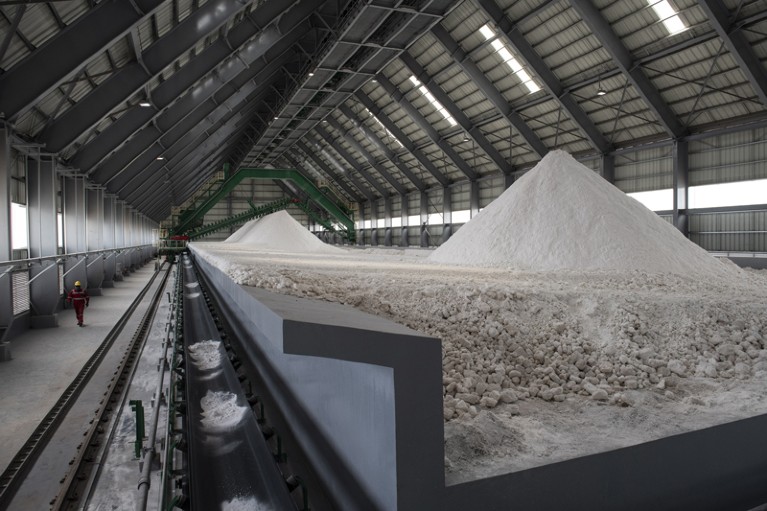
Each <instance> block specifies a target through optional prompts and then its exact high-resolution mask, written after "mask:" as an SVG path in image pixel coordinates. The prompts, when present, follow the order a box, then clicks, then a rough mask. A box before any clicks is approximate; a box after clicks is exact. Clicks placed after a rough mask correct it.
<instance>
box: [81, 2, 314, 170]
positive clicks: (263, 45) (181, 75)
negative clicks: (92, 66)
mask: <svg viewBox="0 0 767 511" xmlns="http://www.w3.org/2000/svg"><path fill="white" fill-rule="evenodd" d="M304 4H307V5H308V6H309V7H311V6H313V5H314V2H311V1H310V2H306V1H305V2H303V3H302V4H301V5H302V6H303V5H304ZM270 6H271V7H270ZM274 6H275V4H274V3H266V4H264V5H263V6H262V7H261V8H259V9H258V10H257V11H256V13H259V14H260V15H261V16H263V19H261V18H259V21H264V22H269V21H270V16H272V17H276V15H277V14H278V13H277V12H268V11H267V8H269V7H270V8H271V10H272V11H275V7H274ZM305 10H307V9H305ZM262 11H267V12H262ZM300 12H301V10H300V9H292V10H291V11H289V12H288V14H289V15H288V16H284V17H282V18H280V21H279V22H278V23H273V24H272V25H270V26H269V27H268V28H267V29H265V30H262V31H261V32H260V36H259V37H258V38H257V39H255V40H252V41H251V39H252V38H253V37H254V36H255V35H257V34H259V29H258V28H257V27H256V26H255V25H254V24H253V23H252V22H251V21H250V19H251V18H248V17H246V18H244V19H243V21H241V22H240V23H238V24H237V25H236V26H234V27H233V28H232V29H231V30H230V31H229V32H228V33H227V35H226V37H225V38H220V39H218V40H217V41H216V42H215V43H213V44H211V45H210V46H208V47H207V48H205V49H204V50H203V51H202V52H200V53H199V54H198V55H197V56H196V57H194V58H193V59H191V61H190V62H189V63H187V64H186V65H185V66H184V68H182V70H181V71H179V72H177V73H174V74H173V75H171V76H170V77H169V78H168V79H167V80H165V81H164V82H163V83H161V84H160V85H159V86H157V88H156V89H155V90H154V91H153V92H152V103H153V107H152V108H138V107H137V108H135V109H134V111H132V112H131V115H127V114H126V115H123V116H122V117H120V119H118V120H117V121H115V122H114V123H112V124H111V125H109V126H108V127H107V128H106V129H105V130H104V131H103V132H101V133H100V134H99V135H97V136H96V137H94V138H93V139H92V140H91V141H89V142H88V144H86V145H85V146H84V147H82V148H80V149H79V150H78V152H77V154H76V155H75V156H74V157H73V158H72V160H71V162H70V164H71V165H72V166H73V167H75V168H79V169H80V171H81V172H86V173H87V172H89V171H91V170H92V169H93V167H94V166H95V165H96V164H98V163H99V162H101V161H103V159H104V158H105V157H106V156H107V155H109V154H110V153H111V152H112V151H114V150H115V149H117V148H118V147H120V149H119V150H118V153H123V152H125V153H127V155H126V156H125V157H122V161H125V160H129V158H130V157H131V156H132V157H135V156H136V152H137V151H138V150H139V149H140V148H141V147H143V148H144V149H145V148H146V146H145V145H143V146H139V147H138V148H135V147H130V146H129V144H130V142H129V143H128V144H124V141H125V140H126V139H127V138H128V137H129V136H131V135H132V134H133V133H135V132H137V131H139V130H141V131H144V130H148V131H152V130H154V132H155V134H156V135H157V138H159V137H160V136H162V134H163V133H165V132H167V131H169V130H170V129H171V128H172V127H173V126H175V125H177V124H179V123H180V122H182V120H184V119H185V118H186V116H187V115H188V114H189V113H190V112H191V111H193V110H195V109H196V108H199V107H201V106H202V105H203V104H204V103H206V102H207V101H208V100H210V99H217V100H218V101H220V100H221V99H220V97H219V96H220V95H221V93H220V92H219V91H221V89H222V88H223V87H225V86H226V85H227V84H231V87H232V88H234V89H236V88H238V87H239V86H241V85H242V82H243V81H244V80H245V78H244V77H246V76H248V75H250V76H252V75H253V74H254V73H256V72H257V71H258V70H259V68H260V67H261V66H263V65H265V64H268V63H269V59H268V58H263V57H264V55H265V54H266V53H267V52H270V53H271V54H273V53H274V52H273V51H271V50H272V48H275V47H277V46H279V47H281V48H285V49H286V48H287V47H288V46H289V45H290V44H287V41H294V42H295V41H296V40H297V39H298V36H297V35H291V36H290V37H288V36H286V34H288V32H291V30H290V29H291V28H294V27H295V30H294V31H293V33H295V31H297V30H298V28H299V25H300V23H301V18H299V17H297V16H295V15H296V14H299V13H300ZM304 17H305V16H304ZM286 23H288V25H287V26H288V27H289V28H288V29H285V28H284V27H285V26H286V25H285V24H286ZM301 28H303V27H301ZM300 35H303V34H300ZM249 41H250V42H249ZM231 48H235V49H236V51H235V52H232V49H231ZM206 73H207V74H206ZM232 92H234V91H232ZM230 93H231V92H230ZM179 97H180V99H177V98H179ZM169 105H170V106H169ZM165 108H167V109H166V110H163V109H165ZM150 121H156V127H155V125H153V124H149V123H150ZM142 127H143V130H142ZM166 145H167V144H166ZM121 146H122V147H121ZM110 159H111V158H110ZM102 167H103V166H102ZM99 171H101V169H99Z"/></svg>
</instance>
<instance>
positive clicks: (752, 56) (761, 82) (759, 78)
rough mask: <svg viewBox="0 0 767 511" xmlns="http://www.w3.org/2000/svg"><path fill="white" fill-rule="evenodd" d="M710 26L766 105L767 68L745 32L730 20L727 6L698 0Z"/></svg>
mask: <svg viewBox="0 0 767 511" xmlns="http://www.w3.org/2000/svg"><path fill="white" fill-rule="evenodd" d="M698 5H700V7H701V9H703V12H705V13H706V15H707V16H708V19H709V22H710V23H711V26H712V27H713V28H714V30H716V33H717V34H718V35H719V37H720V38H721V40H722V42H723V43H724V45H725V46H726V47H727V51H729V52H730V54H731V55H732V57H733V58H734V59H735V62H737V63H738V67H739V68H740V70H741V71H742V72H743V74H744V75H745V76H746V78H748V81H749V83H750V84H751V87H752V88H753V89H754V92H755V93H756V95H757V97H759V101H761V102H762V105H763V106H767V70H765V68H764V64H762V62H761V60H760V59H759V56H758V55H757V54H756V52H755V51H754V49H753V48H752V46H751V43H750V42H749V41H748V39H747V38H746V36H745V34H743V32H742V31H741V30H740V29H739V27H737V26H733V25H732V23H731V22H730V13H729V12H728V10H727V6H726V5H725V4H723V3H722V2H721V1H717V0H698Z"/></svg>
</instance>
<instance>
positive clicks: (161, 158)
mask: <svg viewBox="0 0 767 511" xmlns="http://www.w3.org/2000/svg"><path fill="white" fill-rule="evenodd" d="M164 159H165V156H158V157H157V160H158V161H163V160H164Z"/></svg>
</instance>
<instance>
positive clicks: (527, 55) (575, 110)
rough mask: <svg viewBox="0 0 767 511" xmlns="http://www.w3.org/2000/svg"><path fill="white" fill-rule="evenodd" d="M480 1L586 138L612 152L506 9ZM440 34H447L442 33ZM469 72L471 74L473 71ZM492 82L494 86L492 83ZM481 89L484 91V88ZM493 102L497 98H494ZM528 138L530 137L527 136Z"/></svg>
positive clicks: (459, 54) (458, 54) (439, 29)
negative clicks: (508, 15) (511, 19)
mask: <svg viewBox="0 0 767 511" xmlns="http://www.w3.org/2000/svg"><path fill="white" fill-rule="evenodd" d="M478 2H479V6H480V7H481V8H482V9H483V10H484V11H485V13H486V14H487V15H488V16H489V17H490V19H491V20H493V21H494V22H495V23H496V24H497V25H498V28H499V29H500V30H501V31H502V32H503V33H504V34H506V37H507V38H508V39H509V42H510V43H511V44H512V46H514V48H515V49H516V51H517V53H518V54H519V56H520V57H522V60H524V61H525V62H527V64H528V65H529V66H530V67H531V68H532V69H533V71H534V72H535V74H536V75H537V76H538V78H540V80H541V82H542V84H543V86H544V87H545V88H546V90H547V91H548V93H549V95H550V96H552V97H553V98H555V99H556V100H557V101H559V104H560V105H562V108H563V109H564V110H565V112H567V115H568V116H569V117H570V119H572V120H573V121H574V122H575V124H576V125H577V126H578V127H579V128H580V129H581V131H582V132H583V133H584V134H585V135H586V138H587V139H588V140H589V141H591V144H592V145H593V146H594V147H595V148H596V149H597V150H599V152H601V153H608V152H610V151H611V150H612V145H611V144H610V142H608V141H607V139H606V138H605V137H604V135H602V133H601V132H600V131H599V130H598V129H597V127H596V126H595V125H594V123H593V122H591V119H589V117H588V115H587V114H586V112H584V111H583V109H582V108H581V106H580V105H579V104H578V102H577V101H576V100H575V98H574V97H573V96H572V95H571V94H569V93H568V92H567V91H566V90H565V88H564V87H563V86H562V83H561V82H560V81H559V79H558V78H557V77H556V75H555V74H554V73H553V72H552V71H551V69H550V68H549V66H547V65H546V63H545V62H544V60H543V59H542V58H541V57H540V56H539V55H538V53H536V51H535V49H534V48H533V46H532V45H531V44H530V43H529V42H528V41H527V39H525V36H524V35H522V32H521V31H519V30H518V29H517V27H516V26H515V25H514V24H513V23H512V22H511V21H510V20H509V19H508V18H507V17H506V15H505V14H504V12H503V10H502V9H501V8H500V7H498V4H496V3H495V1H494V0H478ZM432 31H433V32H435V35H437V37H438V38H439V39H440V41H442V38H443V37H444V35H446V36H447V37H450V34H448V33H447V30H445V29H444V28H442V27H441V26H439V25H438V26H436V27H434V29H432ZM440 34H444V35H442V36H441V35H440ZM450 41H452V42H453V43H454V44H455V46H456V47H457V49H458V50H459V52H456V53H453V52H451V53H452V54H453V58H454V59H456V60H458V58H460V57H462V58H463V60H461V61H459V62H465V63H466V66H467V67H474V68H476V64H474V62H472V61H471V60H470V59H469V58H468V56H467V55H466V54H465V53H464V52H463V50H461V48H460V46H459V45H458V43H457V42H455V41H454V40H453V39H452V37H450ZM443 44H444V42H443ZM448 51H450V48H448ZM461 65H462V66H463V65H464V64H463V63H462V64H461ZM477 70H479V69H477ZM467 73H468V70H467ZM469 74H470V75H471V73H469ZM480 74H481V76H482V77H484V78H485V80H486V81H487V82H488V83H489V80H487V77H486V76H485V75H484V74H482V73H480ZM477 85H479V83H477ZM490 85H491V86H492V84H490ZM480 88H481V89H482V90H483V92H484V88H482V87H480ZM492 90H493V91H496V89H495V87H493V88H492ZM496 92H497V91H496ZM499 96H500V94H499ZM501 97H502V96H501ZM489 99H490V98H489ZM491 101H493V100H492V99H491ZM493 103H495V101H493ZM525 139H526V140H527V138H526V137H525ZM528 143H529V141H528ZM533 149H535V148H533ZM536 152H537V151H536ZM538 156H541V157H543V156H544V155H543V154H540V153H539V154H538Z"/></svg>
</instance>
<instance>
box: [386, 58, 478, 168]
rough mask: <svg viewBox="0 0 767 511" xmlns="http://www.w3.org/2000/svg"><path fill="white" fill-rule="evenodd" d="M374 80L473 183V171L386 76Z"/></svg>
mask: <svg viewBox="0 0 767 511" xmlns="http://www.w3.org/2000/svg"><path fill="white" fill-rule="evenodd" d="M376 80H377V81H378V84H379V85H380V86H381V87H383V89H384V90H385V91H386V93H387V94H388V95H389V97H391V98H392V99H393V100H394V101H396V102H397V103H398V104H399V106H401V107H402V109H403V110H405V112H406V113H407V114H408V116H409V117H410V119H412V120H413V122H414V123H416V125H418V127H419V128H420V129H421V130H423V132H424V133H426V135H427V136H428V137H429V138H430V139H431V141H432V142H433V143H434V144H436V145H437V146H438V147H439V148H440V149H441V150H442V152H443V153H445V155H446V156H447V157H448V158H450V161H452V162H453V164H454V165H455V166H456V168H457V169H458V170H460V171H461V172H463V175H464V176H466V177H467V178H469V180H470V181H474V180H475V179H477V178H478V177H479V175H478V174H477V173H476V172H475V171H474V169H473V168H472V167H471V166H470V165H469V164H468V163H466V161H464V159H463V158H461V157H460V156H459V155H458V153H456V152H455V150H454V149H453V147H452V146H451V145H450V144H449V143H448V142H447V141H446V140H444V139H443V138H442V137H441V136H440V135H439V133H437V130H435V129H434V128H433V127H432V125H431V124H429V122H428V121H427V120H426V118H425V117H424V116H423V115H421V112H419V111H418V109H417V108H416V107H415V106H413V104H412V103H411V102H410V101H408V100H407V98H406V97H405V95H404V94H403V93H402V92H401V91H400V90H399V89H398V88H397V87H396V86H395V85H394V84H393V83H391V82H390V81H389V79H388V78H386V76H384V75H383V74H382V73H378V74H377V75H376Z"/></svg>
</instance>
